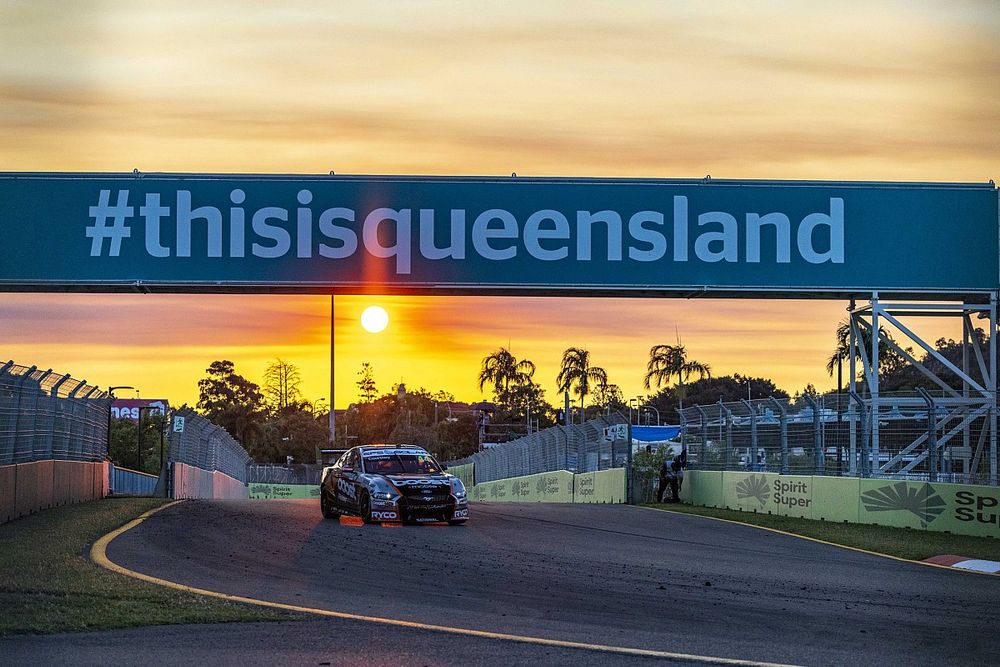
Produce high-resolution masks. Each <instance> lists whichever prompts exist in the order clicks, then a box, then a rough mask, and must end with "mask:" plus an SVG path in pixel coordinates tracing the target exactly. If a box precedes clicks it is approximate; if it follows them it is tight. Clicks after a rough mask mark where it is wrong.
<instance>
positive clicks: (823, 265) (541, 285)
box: [0, 173, 1000, 296]
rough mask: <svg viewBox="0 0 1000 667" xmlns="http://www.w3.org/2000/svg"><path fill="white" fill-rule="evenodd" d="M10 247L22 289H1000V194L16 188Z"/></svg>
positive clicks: (5, 199) (847, 186)
mask: <svg viewBox="0 0 1000 667" xmlns="http://www.w3.org/2000/svg"><path fill="white" fill-rule="evenodd" d="M0 235H2V238H3V239H4V247H5V248H6V249H7V250H8V252H7V253H6V255H5V259H4V262H3V263H2V265H0V289H7V290H19V289H33V290H38V289H49V290H74V289H77V290H87V289H103V290H116V289H117V290H135V289H138V290H161V291H209V292H223V291H269V290H272V291H273V290H276V289H278V290H286V291H300V292H313V293H329V292H331V291H332V292H335V293H358V292H364V291H370V290H371V289H379V288H381V289H384V290H386V291H388V292H396V293H421V294H435V293H438V294H440V293H462V294H491V293H492V294H504V293H516V294H525V293H544V294H603V295H621V294H629V293H633V294H674V295H678V296H690V295H691V294H699V293H718V294H728V295H741V294H746V293H757V294H759V295H763V294H768V295H770V294H777V295H786V296H796V295H798V296H811V295H820V296H837V295H845V294H850V293H857V292H859V291H870V290H876V289H877V290H882V291H884V292H892V291H894V290H898V291H918V292H919V291H936V292H938V293H957V292H967V291H977V292H981V291H986V290H995V289H997V287H998V286H1000V280H998V268H1000V267H998V253H997V247H998V222H997V190H996V188H995V187H994V186H993V185H992V184H915V183H911V184H906V183H851V182H801V181H774V182H767V181H730V180H712V179H697V180H640V179H569V178H567V179H560V178H479V177H468V178H451V177H448V178H434V177H388V176H384V177H381V176H357V177H351V176H347V177H344V176H293V175H290V176H252V175H243V176H232V175H226V176H223V175H211V174H193V175H164V174H149V175H143V174H138V173H137V174H128V175H120V174H0ZM959 260H960V261H959Z"/></svg>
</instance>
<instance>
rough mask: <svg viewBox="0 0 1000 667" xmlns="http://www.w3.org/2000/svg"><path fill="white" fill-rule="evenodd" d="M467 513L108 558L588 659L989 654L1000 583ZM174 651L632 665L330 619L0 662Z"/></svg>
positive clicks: (197, 509) (26, 649) (53, 649)
mask: <svg viewBox="0 0 1000 667" xmlns="http://www.w3.org/2000/svg"><path fill="white" fill-rule="evenodd" d="M473 513H474V516H473V520H472V521H471V522H470V523H469V524H468V525H466V526H463V527H457V528H450V527H447V526H440V527H438V526H407V527H394V528H386V527H379V526H354V525H342V524H341V523H339V522H337V521H324V520H322V519H321V517H320V516H319V510H318V507H317V503H316V502H315V501H228V502H225V501H217V502H211V503H209V502H187V503H182V504H179V505H176V506H174V507H171V508H169V509H167V510H165V511H163V512H160V513H158V514H156V515H154V516H152V517H151V518H150V519H148V520H147V521H145V522H144V523H142V524H141V525H140V526H138V527H137V528H135V529H133V530H131V531H129V532H127V533H125V534H124V535H122V536H120V537H119V538H117V539H116V540H114V541H113V542H112V543H111V545H110V547H109V549H108V556H109V557H110V558H111V560H112V561H114V562H116V563H119V564H121V565H123V566H125V567H128V568H130V569H133V570H136V571H139V572H143V573H146V574H150V575H154V576H157V577H161V578H164V579H168V580H171V581H176V582H180V583H184V584H187V585H191V586H195V587H198V588H206V589H210V590H214V591H220V592H226V593H231V594H236V595H241V596H248V597H255V598H260V599H265V600H272V601H277V602H285V603H290V604H295V605H301V606H307V607H317V608H323V609H331V610H336V611H345V612H351V613H356V614H364V615H369V616H383V617H389V618H395V619H404V620H411V621H419V622H423V623H432V624H438V625H447V626H456V627H462V628H473V629H477V630H488V631H493V632H502V633H510V634H519V635H530V636H535V637H547V638H552V639H560V640H569V641H578V642H586V643H595V644H608V645H614V646H630V647H638V648H646V649H656V650H664V651H671V652H680V653H689V654H696V655H704V656H718V657H728V658H739V659H749V660H761V661H770V662H783V663H797V664H810V665H812V664H816V665H819V664H829V665H834V664H836V665H842V664H883V665H891V664H901V665H902V664H905V665H912V664H987V663H989V662H991V661H993V660H995V659H996V656H997V655H1000V634H998V633H997V632H996V627H997V608H998V604H1000V578H992V577H987V576H981V575H978V576H977V575H972V574H967V573H962V572H952V571H945V570H939V569H934V568H930V567H923V566H919V565H915V564H909V563H904V562H899V561H893V560H888V559H884V558H879V557H876V556H870V555H866V554H862V553H857V552H852V551H847V550H843V549H838V548H835V547H830V546H826V545H822V544H817V543H812V542H808V541H804V540H799V539H795V538H792V537H788V536H784V535H778V534H775V533H770V532H766V531H761V530H757V529H754V528H749V527H743V526H737V525H732V524H726V523H721V522H717V521H711V520H708V519H703V518H699V517H693V516H686V515H678V514H668V513H663V512H656V511H652V510H644V509H641V508H635V507H626V506H586V505H539V504H523V505H522V504H482V503H480V504H475V505H474V506H473ZM185 630H186V633H187V634H185ZM213 633H216V634H217V635H218V636H217V637H214V638H213V636H214V635H213ZM178 634H181V635H182V636H183V639H181V640H180V642H179V643H180V644H181V645H183V647H184V650H185V651H188V653H186V654H184V656H185V657H184V660H183V661H185V662H187V661H190V660H192V659H198V658H199V657H200V658H202V659H211V660H214V661H216V662H241V663H242V664H247V662H257V661H268V662H273V660H274V658H275V657H276V656H277V655H285V656H286V657H289V658H290V659H291V660H292V661H293V662H299V663H304V664H321V663H322V662H332V663H333V664H350V663H357V662H358V661H361V662H365V663H367V664H508V665H509V664H523V663H527V662H538V663H539V664H574V665H586V664H627V663H632V662H637V661H640V662H641V661H645V660H643V659H640V658H623V657H614V656H610V655H607V654H591V653H589V652H586V651H580V650H575V649H559V648H553V647H543V646H530V645H522V644H514V643H511V642H504V641H497V640H487V639H479V638H474V637H461V636H453V635H444V634H440V633H436V632H431V631H425V630H402V629H395V628H390V627H386V626H378V625H373V624H367V623H361V622H356V621H338V620H334V621H310V622H309V623H291V624H287V623H279V624H252V625H237V626H203V627H201V628H200V629H194V628H187V629H184V630H182V629H178V628H150V629H142V630H132V631H120V632H117V633H99V634H98V635H96V636H94V637H95V638H94V639H93V640H88V639H87V638H86V637H87V636H78V637H76V638H75V639H74V636H72V635H69V636H63V638H62V640H61V641H62V643H60V638H40V639H26V640H12V641H7V642H3V643H0V655H4V654H6V655H8V656H10V657H15V658H16V657H17V656H18V655H21V656H22V657H27V656H28V655H32V656H35V657H36V658H41V659H42V660H43V661H47V660H45V659H46V658H51V659H57V658H59V657H60V656H66V657H69V656H75V662H86V661H87V659H86V658H87V655H89V654H88V653H87V649H86V646H87V645H88V641H89V642H90V643H91V644H93V642H95V641H96V642H97V644H98V648H97V649H95V650H96V652H95V653H94V657H95V658H98V657H100V658H101V659H102V660H103V661H105V662H106V661H108V660H109V658H110V657H111V656H112V655H118V656H120V657H124V658H127V657H128V656H133V657H134V656H135V655H136V654H135V651H136V646H137V645H139V646H142V645H147V646H150V647H152V646H155V645H156V644H157V642H161V643H162V642H163V641H164V639H163V638H164V636H167V637H170V636H174V640H172V641H170V642H168V645H172V646H175V647H176V646H178V641H176V635H178ZM101 637H104V639H103V640H102V639H101ZM116 637H117V639H115V638H116ZM222 637H228V639H227V640H223V639H221V638H222ZM268 638H269V639H268ZM147 642H148V644H147ZM114 647H118V648H117V649H116V648H114ZM251 647H254V648H253V650H252V651H248V649H250V648H251ZM70 649H72V651H70ZM290 649H294V652H293V653H292V654H288V653H287V651H288V650H290ZM199 650H201V651H202V653H201V654H198V653H197V651H199ZM61 651H64V652H61ZM109 651H110V653H109ZM130 651H131V652H130ZM191 651H194V653H191ZM241 651H242V653H241ZM283 651H284V653H283ZM157 654H158V655H160V656H161V657H164V658H166V657H168V656H170V655H171V654H170V652H169V651H167V652H158V653H157ZM253 656H256V658H257V660H255V659H253ZM176 657H177V658H178V661H181V660H180V658H181V655H180V654H177V656H176ZM261 658H263V659H264V660H260V659H261ZM96 661H97V660H95V662H96ZM126 662H127V660H126Z"/></svg>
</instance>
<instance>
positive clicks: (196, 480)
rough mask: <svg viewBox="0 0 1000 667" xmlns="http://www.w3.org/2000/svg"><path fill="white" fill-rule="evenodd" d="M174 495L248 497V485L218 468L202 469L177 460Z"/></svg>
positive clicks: (174, 467)
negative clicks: (212, 469)
mask: <svg viewBox="0 0 1000 667" xmlns="http://www.w3.org/2000/svg"><path fill="white" fill-rule="evenodd" d="M173 497H174V498H207V499H223V500H235V499H241V498H246V497H247V486H246V484H244V483H243V482H241V481H239V480H238V479H234V478H232V477H230V476H229V475H227V474H225V473H222V472H219V471H218V470H214V471H211V470H202V469H201V468H196V467H194V466H190V465H188V464H186V463H179V462H175V463H174V464H173Z"/></svg>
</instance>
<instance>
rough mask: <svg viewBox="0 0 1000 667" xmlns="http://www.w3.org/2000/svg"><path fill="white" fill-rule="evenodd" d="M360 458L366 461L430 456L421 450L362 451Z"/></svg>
mask: <svg viewBox="0 0 1000 667" xmlns="http://www.w3.org/2000/svg"><path fill="white" fill-rule="evenodd" d="M361 456H362V457H363V458H366V459H377V458H389V457H390V456H430V454H428V453H427V451H426V450H423V449H372V450H369V451H364V450H362V452H361Z"/></svg>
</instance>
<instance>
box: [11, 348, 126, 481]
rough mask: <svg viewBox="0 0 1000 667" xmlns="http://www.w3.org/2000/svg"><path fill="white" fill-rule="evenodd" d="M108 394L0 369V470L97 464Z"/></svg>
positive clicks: (18, 369) (33, 370)
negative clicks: (24, 465)
mask: <svg viewBox="0 0 1000 667" xmlns="http://www.w3.org/2000/svg"><path fill="white" fill-rule="evenodd" d="M110 409H111V399H110V398H109V397H108V395H107V394H106V393H105V392H103V391H101V390H100V389H98V388H97V387H94V386H91V385H89V384H87V383H86V381H85V380H77V379H75V378H72V377H70V376H69V375H61V374H59V373H53V372H52V370H51V369H50V370H40V369H39V368H37V367H35V366H31V367H27V366H19V365H17V364H15V363H14V362H13V361H8V362H7V363H5V364H3V365H2V367H0V465H8V464H13V463H28V462H30V461H44V460H53V459H54V460H65V461H102V460H104V457H105V454H106V453H107V442H108V415H109V410H110Z"/></svg>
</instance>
